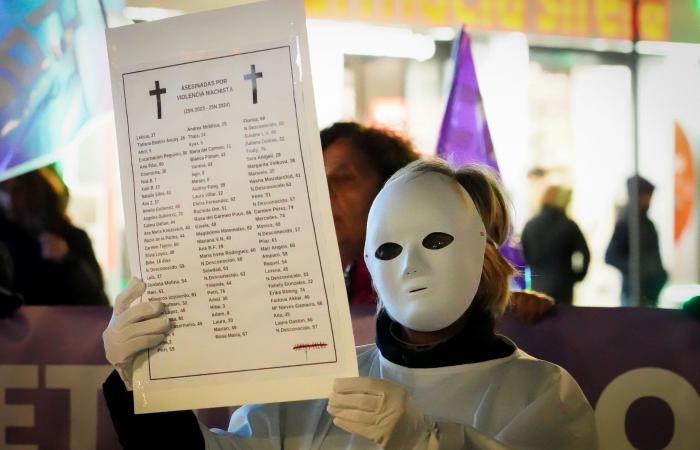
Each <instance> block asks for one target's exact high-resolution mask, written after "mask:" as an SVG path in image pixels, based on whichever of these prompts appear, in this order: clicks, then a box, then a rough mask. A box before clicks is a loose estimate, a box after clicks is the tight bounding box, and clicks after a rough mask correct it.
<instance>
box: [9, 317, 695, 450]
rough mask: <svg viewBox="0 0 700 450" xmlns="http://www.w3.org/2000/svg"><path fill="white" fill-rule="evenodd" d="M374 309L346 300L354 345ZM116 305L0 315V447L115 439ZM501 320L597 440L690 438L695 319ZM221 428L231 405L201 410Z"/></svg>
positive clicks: (665, 443)
mask: <svg viewBox="0 0 700 450" xmlns="http://www.w3.org/2000/svg"><path fill="white" fill-rule="evenodd" d="M373 313H374V308H373V307H371V306H369V307H368V306H367V305H359V306H358V307H355V306H353V309H352V314H353V329H354V331H355V340H356V342H357V343H358V344H362V343H368V342H372V341H373V339H374V317H373ZM110 315H111V310H110V309H108V308H101V307H27V308H24V309H22V310H21V311H20V312H19V313H17V314H15V315H14V316H13V317H11V318H9V319H4V320H0V389H1V390H2V392H0V417H2V422H0V448H12V447H11V446H21V445H24V446H32V447H26V448H35V449H37V450H49V449H52V450H53V449H57V450H63V449H75V450H92V449H98V450H111V449H117V448H119V444H118V443H117V440H116V436H115V434H114V431H113V429H112V425H111V421H110V419H109V414H108V411H107V409H106V406H105V404H104V400H103V398H102V393H101V392H100V388H101V384H102V381H103V380H104V378H105V377H106V375H107V374H108V373H109V371H110V370H111V369H110V367H109V366H108V365H107V362H106V361H105V360H104V351H103V348H102V331H103V330H104V328H105V326H106V325H107V322H108V321H109V317H110ZM499 331H500V332H501V333H502V334H505V335H507V336H508V337H510V338H511V339H512V340H513V341H514V342H516V343H517V344H518V346H520V347H521V348H522V349H524V350H525V351H526V352H528V353H529V354H531V355H533V356H536V357H538V358H541V359H545V360H548V361H551V362H554V363H556V364H559V365H560V366H562V367H564V368H565V369H567V370H568V371H569V372H570V373H571V374H572V375H573V376H574V378H576V380H577V381H578V382H579V384H580V386H581V388H582V389H583V391H584V393H585V394H586V396H587V397H588V399H589V400H590V402H591V404H592V405H593V406H594V407H595V409H596V419H597V422H598V429H599V434H600V438H601V449H614V450H619V449H633V448H638V449H646V450H652V449H662V448H668V449H697V448H698V443H699V442H700V427H698V426H697V418H698V417H700V397H698V393H697V391H698V389H699V388H700V322H698V321H696V320H693V319H691V318H689V317H686V316H685V315H684V314H683V313H682V312H680V311H666V310H651V309H636V308H571V307H569V308H567V307H557V309H556V311H555V312H554V313H553V314H551V315H549V316H547V317H546V318H544V319H543V320H542V321H540V322H539V323H537V324H536V325H525V324H521V323H519V322H517V321H515V320H513V319H512V318H511V317H505V318H504V319H503V321H502V322H501V324H500V328H499ZM198 415H199V417H200V419H201V420H202V421H203V422H204V423H206V424H207V425H209V426H210V427H219V428H226V424H227V419H228V411H227V410H225V409H212V410H203V411H200V412H199V414H198Z"/></svg>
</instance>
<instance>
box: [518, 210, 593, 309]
mask: <svg viewBox="0 0 700 450" xmlns="http://www.w3.org/2000/svg"><path fill="white" fill-rule="evenodd" d="M521 241H522V246H523V253H524V255H525V262H526V263H527V265H528V266H529V267H530V271H531V276H532V289H534V290H537V291H541V292H544V293H545V294H548V295H551V296H552V297H554V299H555V300H556V301H557V302H558V303H565V304H571V303H572V302H573V297H574V283H576V282H578V281H581V280H582V279H583V277H585V276H586V272H588V264H589V263H590V259H591V255H590V253H589V251H588V246H587V245H586V239H585V238H584V237H583V234H582V233H581V230H580V229H579V227H578V225H576V223H575V222H574V221H573V220H571V219H569V218H568V217H566V214H565V213H564V211H562V210H561V209H559V208H556V207H553V206H544V207H543V208H542V210H541V211H540V213H539V214H537V215H536V216H535V217H533V218H532V219H530V221H529V222H528V223H527V224H526V225H525V228H524V229H523V234H522V237H521ZM577 252H578V253H580V254H581V255H582V258H583V260H582V263H581V265H580V267H576V268H575V267H574V266H573V264H572V256H573V255H574V254H575V253H577ZM577 269H578V270H577Z"/></svg>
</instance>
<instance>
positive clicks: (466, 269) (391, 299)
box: [364, 172, 486, 331]
mask: <svg viewBox="0 0 700 450" xmlns="http://www.w3.org/2000/svg"><path fill="white" fill-rule="evenodd" d="M485 245H486V231H485V229H484V224H483V222H482V221H481V217H480V216H479V212H478V211H477V209H476V206H475V205H474V202H473V201H472V199H471V197H470V196H469V194H467V192H466V191H465V190H464V189H463V188H462V186H460V185H459V184H458V183H457V182H456V181H454V180H452V179H450V178H449V177H447V176H445V175H442V174H439V173H434V172H427V173H422V174H418V175H408V176H405V177H402V178H399V179H397V180H394V181H392V182H391V183H389V184H388V185H387V186H385V187H384V188H383V189H382V190H381V192H380V193H379V195H378V196H377V198H376V199H375V200H374V203H373V204H372V208H371V209H370V213H369V218H368V220H367V237H366V240H365V251H364V254H365V262H366V263H367V267H368V268H369V271H370V274H371V275H372V280H373V282H374V286H375V288H376V290H377V294H378V295H379V298H380V299H381V300H382V302H383V304H384V307H385V309H386V311H387V313H388V314H389V315H390V316H391V318H392V319H394V320H395V321H397V322H399V323H400V324H401V325H403V326H405V327H407V328H409V329H411V330H415V331H437V330H441V329H443V328H445V327H447V326H449V325H451V324H452V323H454V322H455V321H456V320H457V319H459V318H460V317H461V316H462V315H463V314H464V312H465V311H466V310H467V308H469V306H470V305H471V303H472V300H473V299H474V295H475V294H476V290H477V288H478V287H479V280H480V278H481V271H482V266H483V262H484V248H485Z"/></svg>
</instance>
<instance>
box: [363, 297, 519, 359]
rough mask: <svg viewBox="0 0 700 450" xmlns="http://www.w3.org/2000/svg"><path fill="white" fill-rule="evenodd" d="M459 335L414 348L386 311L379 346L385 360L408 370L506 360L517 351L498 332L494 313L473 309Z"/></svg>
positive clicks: (379, 328)
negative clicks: (499, 359)
mask: <svg viewBox="0 0 700 450" xmlns="http://www.w3.org/2000/svg"><path fill="white" fill-rule="evenodd" d="M466 314H467V315H468V316H467V317H466V320H465V323H464V327H463V328H462V330H461V331H460V332H459V333H457V334H456V335H455V336H453V337H451V338H449V339H447V340H445V341H441V342H438V343H435V344H432V345H424V346H419V345H413V344H408V343H406V342H404V341H403V340H401V338H400V336H401V334H400V330H401V325H400V324H399V323H397V322H395V321H393V320H392V319H391V317H389V315H388V314H387V313H386V311H384V310H383V309H382V310H381V311H380V312H379V314H378V315H377V321H376V324H377V347H378V348H379V351H380V352H381V354H382V356H384V358H386V359H388V360H389V361H391V362H393V363H394V364H398V365H400V366H404V367H410V368H416V369H418V368H423V369H428V368H435V367H446V366H457V365H460V364H470V363H477V362H483V361H489V360H492V359H498V358H504V357H506V356H509V355H511V354H512V353H513V351H515V348H514V347H513V346H512V345H511V344H509V343H508V342H506V341H505V340H503V339H502V338H500V337H498V336H496V335H495V333H494V320H493V317H492V316H491V314H489V313H487V312H484V311H479V310H472V309H471V308H470V309H469V310H468V311H467V313H466Z"/></svg>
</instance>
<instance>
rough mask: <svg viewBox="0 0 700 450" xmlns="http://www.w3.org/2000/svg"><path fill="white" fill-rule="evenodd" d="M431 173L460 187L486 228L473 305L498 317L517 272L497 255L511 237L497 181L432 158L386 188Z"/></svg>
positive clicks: (483, 171)
mask: <svg viewBox="0 0 700 450" xmlns="http://www.w3.org/2000/svg"><path fill="white" fill-rule="evenodd" d="M430 172H434V173H439V174H442V175H445V176H447V177H449V178H451V179H453V180H455V181H456V182H457V183H459V185H460V186H462V187H463V188H464V190H465V191H467V193H468V194H469V196H470V197H471V199H472V201H473V202H474V205H475V206H476V209H477V210H478V211H479V215H480V216H481V220H482V221H483V222H484V227H485V228H486V236H487V238H486V240H487V243H486V248H485V249H484V267H483V270H482V272H481V280H480V281H479V287H478V289H477V291H476V297H475V299H474V305H475V306H476V307H478V308H481V309H482V310H483V311H485V312H488V313H490V314H491V315H492V316H493V317H497V316H500V315H501V314H502V313H503V311H504V310H505V308H506V306H508V301H509V300H510V287H509V281H510V280H509V278H510V277H511V276H512V275H515V274H516V270H515V269H514V268H513V266H512V265H511V264H510V262H508V260H507V259H506V258H504V257H503V255H501V252H500V247H501V245H503V244H504V243H505V242H506V240H507V239H508V236H509V234H510V231H511V219H510V205H509V203H508V201H507V199H506V197H505V195H504V193H503V189H502V188H501V186H500V183H499V182H498V178H497V176H496V175H495V174H494V172H493V170H492V169H491V168H489V167H487V166H481V165H477V164H467V165H464V166H462V167H460V168H459V169H457V170H454V169H452V167H450V165H449V164H447V162H445V161H444V160H441V159H438V158H431V159H423V160H419V161H414V162H412V163H410V164H409V165H407V166H406V167H404V168H402V169H401V170H399V171H398V172H396V173H395V174H394V175H393V176H392V177H391V178H389V180H388V181H387V185H388V184H390V183H391V182H393V181H394V180H397V179H399V178H402V177H405V176H410V177H415V176H418V175H420V174H423V173H430ZM379 301H381V299H379ZM379 306H380V307H381V305H379Z"/></svg>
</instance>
